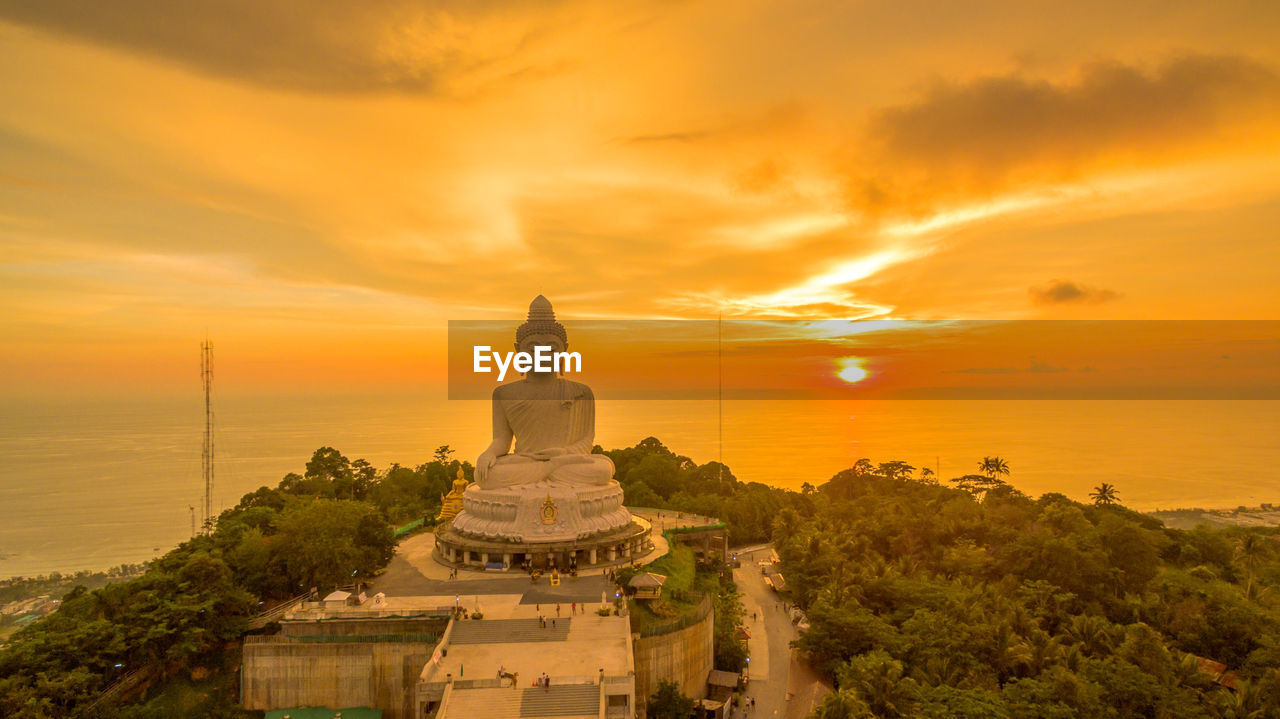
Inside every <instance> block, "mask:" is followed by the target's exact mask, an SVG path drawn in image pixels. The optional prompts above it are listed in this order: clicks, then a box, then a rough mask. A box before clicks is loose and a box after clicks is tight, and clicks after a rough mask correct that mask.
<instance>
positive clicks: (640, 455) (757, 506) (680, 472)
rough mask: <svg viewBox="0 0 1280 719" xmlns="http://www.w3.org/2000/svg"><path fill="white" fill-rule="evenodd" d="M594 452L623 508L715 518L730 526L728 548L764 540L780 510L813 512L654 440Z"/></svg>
mask: <svg viewBox="0 0 1280 719" xmlns="http://www.w3.org/2000/svg"><path fill="white" fill-rule="evenodd" d="M595 451H596V452H598V453H603V454H605V455H608V457H609V458H610V459H612V460H613V464H614V467H615V468H616V472H615V476H616V477H617V479H618V481H619V483H621V484H622V489H623V492H624V493H625V496H626V503H627V505H628V506H631V507H653V508H655V509H673V510H677V511H681V512H693V513H695V514H701V515H705V516H708V517H718V518H720V519H721V520H723V521H724V522H725V523H727V524H728V525H729V541H730V542H731V543H733V544H747V543H750V542H762V541H766V540H768V539H769V536H770V532H771V531H772V526H773V517H774V516H775V515H776V514H777V513H778V512H779V511H781V510H782V509H783V508H788V507H789V508H792V509H796V510H799V511H802V512H806V513H807V512H811V511H812V506H811V503H810V498H809V497H808V496H805V495H800V494H797V493H795V492H788V491H786V490H783V489H778V488H777V487H770V486H768V485H765V484H760V483H759V482H749V483H744V482H741V481H739V480H738V478H737V477H734V476H733V472H731V471H729V468H728V467H726V466H724V465H722V464H720V463H719V462H707V463H706V464H697V463H696V462H694V461H693V460H691V459H689V458H688V457H684V456H681V455H677V454H676V453H674V452H672V451H671V450H669V449H667V448H666V447H665V446H663V444H662V442H659V441H658V440H657V439H655V438H653V437H648V438H646V439H644V440H642V441H640V442H639V443H638V444H636V445H635V446H634V447H628V448H626V449H615V450H609V451H604V450H602V449H600V447H596V448H595Z"/></svg>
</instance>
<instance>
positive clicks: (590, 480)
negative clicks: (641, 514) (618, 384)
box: [481, 379, 613, 489]
mask: <svg viewBox="0 0 1280 719" xmlns="http://www.w3.org/2000/svg"><path fill="white" fill-rule="evenodd" d="M557 382H558V383H559V384H558V387H557V390H556V397H554V398H551V399H528V398H514V397H510V396H507V395H510V394H513V393H514V392H513V391H512V390H506V389H505V388H504V389H500V390H499V391H498V392H495V393H494V397H493V405H494V406H493V409H494V415H495V417H494V420H495V422H497V421H499V415H500V417H501V420H502V421H505V422H506V423H507V426H508V427H510V428H511V433H512V435H514V437H515V449H514V451H512V452H511V453H510V454H504V455H502V456H500V457H498V459H497V460H496V461H495V462H494V464H493V466H492V467H490V468H489V472H488V476H487V477H485V480H484V482H482V484H481V487H482V488H483V489H499V488H502V487H511V486H516V485H522V484H533V483H535V482H540V481H543V480H552V481H560V482H566V483H571V484H585V485H600V484H607V483H608V482H609V480H611V479H613V462H612V461H611V460H610V459H609V458H608V457H606V456H604V455H602V454H591V448H592V445H593V441H594V438H595V424H596V409H595V396H594V395H593V394H592V393H591V388H590V387H588V386H586V385H585V384H581V383H579V382H573V381H570V380H566V379H558V380H557ZM560 448H562V449H564V450H565V454H562V455H559V456H557V457H552V458H550V459H538V458H536V457H534V456H533V455H534V453H536V452H538V451H540V450H545V449H560Z"/></svg>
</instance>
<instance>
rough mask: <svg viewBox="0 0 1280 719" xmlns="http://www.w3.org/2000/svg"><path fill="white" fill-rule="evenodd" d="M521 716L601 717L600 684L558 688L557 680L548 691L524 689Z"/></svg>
mask: <svg viewBox="0 0 1280 719" xmlns="http://www.w3.org/2000/svg"><path fill="white" fill-rule="evenodd" d="M520 694H521V696H520V716H522V717H562V716H577V715H581V716H593V717H594V716H599V715H600V685H599V684H565V685H563V686H556V683H555V680H554V679H553V680H552V681H551V686H550V687H549V688H547V689H541V688H536V687H535V688H533V689H524V690H522V691H521V692H520Z"/></svg>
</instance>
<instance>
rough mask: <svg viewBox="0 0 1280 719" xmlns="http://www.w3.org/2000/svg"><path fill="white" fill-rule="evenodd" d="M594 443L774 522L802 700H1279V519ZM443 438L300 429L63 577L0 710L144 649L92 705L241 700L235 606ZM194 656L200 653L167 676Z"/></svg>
mask: <svg viewBox="0 0 1280 719" xmlns="http://www.w3.org/2000/svg"><path fill="white" fill-rule="evenodd" d="M596 451H598V452H602V453H605V454H607V455H609V456H610V457H611V458H612V459H613V461H614V463H615V465H616V467H617V477H618V479H619V481H620V482H621V483H622V485H623V488H624V490H625V492H626V497H627V503H628V504H631V505H633V506H650V507H656V508H664V509H670V510H674V511H685V512H695V513H699V514H705V515H711V516H716V517H719V518H721V519H722V520H724V521H726V522H727V523H728V524H729V527H730V537H731V540H732V541H733V542H734V543H735V544H746V543H751V542H756V541H761V540H765V539H769V538H772V539H773V541H774V542H775V545H776V547H777V549H778V552H779V554H780V555H781V557H782V561H783V571H784V573H785V575H786V576H787V578H788V586H789V587H790V588H791V589H790V591H791V592H792V593H793V599H794V601H795V602H796V603H797V604H799V605H800V606H801V607H802V608H804V609H805V610H806V612H807V614H808V617H809V621H810V625H811V628H810V630H809V631H808V632H807V633H806V634H805V635H804V636H803V637H802V639H800V640H799V642H798V646H799V648H800V649H801V650H803V651H805V652H806V653H808V655H809V656H810V657H811V658H812V659H813V660H814V661H815V662H816V664H817V666H818V667H819V668H820V670H821V671H822V672H823V673H825V674H826V675H827V676H828V677H829V678H831V679H832V680H833V681H834V682H835V684H836V686H837V691H836V692H835V693H833V694H832V695H830V696H829V697H828V698H827V700H826V701H825V703H824V704H823V705H822V706H821V707H820V709H819V710H818V711H817V713H816V716H817V717H818V718H819V719H839V718H844V717H849V718H862V717H958V716H962V717H966V718H968V719H974V718H984V717H990V718H992V719H1005V718H1007V719H1039V718H1048V719H1066V718H1069V717H1080V718H1081V719H1084V718H1093V717H1115V718H1116V719H1120V718H1127V717H1161V718H1164V719H1182V718H1184V717H1185V718H1203V719H1227V718H1229V717H1230V718H1244V717H1250V718H1251V719H1267V718H1269V717H1280V591H1278V590H1277V584H1280V530H1278V529H1276V528H1246V527H1230V528H1223V529H1210V528H1206V527H1199V528H1196V529H1192V530H1179V529H1172V528H1168V527H1165V526H1164V525H1163V524H1161V523H1160V522H1159V521H1158V520H1156V519H1154V518H1151V517H1147V516H1144V515H1140V514H1137V513H1135V512H1131V511H1129V510H1127V509H1125V508H1124V507H1123V506H1122V505H1121V504H1120V503H1119V502H1120V496H1119V494H1118V492H1117V491H1116V488H1115V487H1112V486H1110V485H1105V484H1104V485H1102V486H1100V487H1099V488H1098V491H1097V492H1095V496H1094V500H1095V503H1094V504H1081V503H1078V502H1074V501H1071V500H1070V499H1068V498H1066V497H1064V496H1062V495H1058V494H1047V495H1044V496H1042V497H1039V498H1038V499H1032V498H1030V497H1027V496H1025V495H1023V494H1022V493H1020V492H1018V491H1017V490H1016V489H1015V488H1014V486H1013V485H1011V484H1010V483H1009V482H1008V481H1007V480H1006V479H1005V478H1006V477H1008V476H1009V467H1008V465H1007V463H1004V462H1003V460H1000V459H999V458H986V460H984V462H983V464H982V468H981V469H980V473H979V474H973V475H966V476H964V477H957V478H955V479H954V480H952V481H951V482H950V484H952V485H954V488H953V487H951V486H942V485H939V484H938V483H937V481H936V478H934V477H932V476H930V475H928V474H927V473H924V472H922V473H920V475H919V476H917V475H916V473H915V471H914V468H912V467H910V466H909V465H907V464H905V463H903V462H887V463H884V464H880V465H873V464H872V463H871V462H869V461H867V460H859V461H858V462H857V463H856V464H855V465H854V467H853V468H851V469H849V470H846V471H844V472H841V473H839V474H837V475H836V476H834V477H832V478H831V480H830V481H828V482H827V483H825V484H822V485H821V486H819V487H814V486H812V485H808V484H806V485H805V486H804V487H803V489H802V491H800V492H792V491H787V490H782V489H777V488H773V487H769V486H766V485H763V484H759V483H743V482H741V481H740V480H738V479H737V478H736V477H734V476H733V474H732V472H730V471H729V469H728V468H727V467H722V466H721V465H719V464H717V463H715V462H710V463H707V464H702V465H699V464H697V463H695V462H692V461H691V460H690V459H689V458H687V457H683V456H680V455H677V454H675V453H674V452H672V451H671V450H669V449H668V448H666V447H665V446H663V445H662V443H661V442H659V441H658V440H656V439H653V438H649V439H646V440H644V441H642V442H640V443H639V444H637V445H636V446H634V447H629V448H625V449H618V450H611V451H607V452H605V451H604V450H602V449H600V448H596ZM450 455H451V452H450V451H449V449H448V447H441V448H440V449H439V450H438V451H437V453H436V456H435V458H434V460H433V461H431V462H428V463H426V464H423V465H420V466H418V467H416V468H413V469H410V468H407V467H401V466H399V465H393V466H392V467H390V468H388V469H387V470H386V471H382V472H380V471H377V470H376V469H374V468H373V467H371V466H369V465H368V463H367V462H363V461H362V460H355V461H349V460H347V458H346V457H344V456H342V455H341V453H339V452H338V451H337V450H334V449H332V448H328V447H324V448H321V449H319V450H317V451H316V453H315V454H314V455H313V456H312V458H311V460H310V461H309V462H307V464H306V467H305V471H304V472H303V473H302V474H290V475H287V476H286V477H285V478H284V479H283V480H282V481H281V482H280V483H279V485H277V486H276V487H275V488H267V487H263V488H261V489H259V490H257V491H255V492H252V493H249V494H247V495H245V497H244V498H243V499H242V500H241V501H240V503H239V504H238V505H237V506H236V507H234V508H232V509H229V510H227V511H226V512H223V514H222V515H221V516H220V517H219V518H218V521H217V523H216V525H215V526H214V527H213V528H212V531H211V532H209V533H208V534H207V535H201V536H198V537H195V538H193V539H191V540H190V541H187V542H184V543H183V544H181V545H180V546H178V547H177V548H176V549H174V550H172V551H171V552H169V553H168V554H166V555H164V556H163V557H161V558H160V559H158V560H156V561H155V562H152V563H150V565H149V566H148V567H147V569H146V572H145V573H144V574H143V575H142V576H139V577H136V578H133V579H127V580H124V581H118V582H115V583H112V584H110V585H108V586H105V587H101V588H98V589H94V590H90V589H88V588H87V587H83V586H78V587H76V588H74V589H73V590H72V591H71V592H70V593H68V594H67V595H66V597H65V602H64V604H63V606H62V608H61V609H60V610H59V611H57V612H55V613H54V614H53V615H51V616H49V617H47V618H46V619H44V620H41V621H39V622H36V623H35V624H33V625H30V626H28V627H25V628H23V629H22V630H20V631H19V632H17V633H16V634H15V635H14V638H13V642H12V644H11V645H10V646H8V647H6V648H4V649H3V650H0V715H3V716H5V717H22V718H24V719H46V718H52V717H67V716H77V715H83V714H84V713H83V707H84V706H85V705H86V704H87V703H88V702H89V701H91V700H92V699H93V698H94V697H96V696H97V695H98V693H99V692H101V691H102V689H103V688H104V687H106V686H108V685H109V684H110V683H111V682H112V681H114V680H115V679H116V678H118V677H119V676H121V675H122V674H124V673H125V672H129V671H133V670H136V669H140V668H145V669H147V670H148V671H151V672H153V673H154V674H155V677H156V682H157V684H156V685H155V687H154V688H153V689H152V690H151V691H152V696H153V699H152V701H151V702H149V703H146V704H140V705H133V706H126V707H108V708H107V710H105V711H104V712H103V713H100V716H112V717H128V718H134V719H142V718H143V717H153V716H155V717H158V716H167V715H170V714H172V713H173V711H174V709H173V707H178V706H182V707H188V708H190V707H194V706H199V707H200V709H199V712H200V713H201V715H207V716H224V717H236V716H244V714H243V713H241V712H239V711H238V710H236V709H235V707H234V692H233V691H232V689H233V686H232V685H233V684H234V682H232V681H229V680H228V679H227V677H226V671H227V670H226V667H227V666H231V665H233V664H234V662H233V661H231V658H232V657H234V652H235V651H236V650H235V645H236V640H237V639H238V638H239V637H240V635H241V634H242V633H243V631H244V627H245V623H246V620H247V618H248V617H249V616H251V615H252V614H254V613H256V612H257V611H259V610H260V609H262V608H266V607H269V606H270V605H271V604H272V603H273V602H274V601H276V600H282V599H286V598H288V597H291V596H295V595H297V594H299V593H301V592H305V591H307V590H309V589H310V588H311V587H316V588H317V589H319V590H321V591H325V590H327V589H328V588H330V587H333V586H336V585H342V584H347V583H350V582H352V581H353V580H357V579H362V578H369V577H371V576H372V575H373V574H374V573H375V572H376V571H378V569H380V568H381V567H383V566H384V565H385V564H386V562H387V561H388V560H389V559H390V557H391V556H392V552H393V550H394V539H393V536H392V531H391V527H392V526H393V525H396V524H400V523H403V522H406V521H409V520H412V519H416V518H418V517H421V516H423V515H428V516H429V515H433V514H434V513H435V511H436V509H437V508H438V506H439V501H440V495H441V494H443V493H444V492H446V491H447V490H448V488H449V485H450V483H451V482H452V480H453V479H454V477H455V476H456V474H457V473H458V472H459V471H462V472H463V474H464V476H467V477H469V476H470V475H471V466H470V465H469V464H466V463H459V462H457V461H454V460H452V459H451V457H450ZM687 559H688V558H687V557H683V556H682V555H681V556H677V555H672V559H671V560H670V561H672V562H677V560H681V561H679V562H677V565H678V566H672V567H666V569H667V571H668V572H669V573H670V574H671V575H672V577H673V578H674V579H673V582H674V583H673V585H672V587H671V588H672V589H673V590H674V589H679V588H681V586H682V585H684V584H685V583H686V582H685V579H687V577H686V576H685V575H689V576H692V577H693V582H694V584H696V583H697V581H698V576H699V575H694V574H690V573H689V572H687V571H685V569H684V567H683V565H684V564H685V563H687V562H684V561H683V560H687ZM720 579H721V581H722V582H724V581H726V580H725V578H724V577H723V576H722V577H720ZM709 586H710V585H708V587H709ZM694 589H698V588H697V587H694ZM721 589H722V590H723V591H720V592H717V593H716V602H717V607H716V612H717V622H716V631H717V642H716V648H717V657H716V662H717V666H721V667H723V668H734V667H736V666H740V665H741V663H742V662H743V661H744V659H745V657H743V656H742V655H741V651H740V647H739V646H738V644H737V643H736V641H735V639H734V636H733V630H734V627H735V626H736V624H737V622H738V621H740V619H741V616H740V615H741V605H740V604H739V603H738V602H737V594H736V591H734V590H733V588H732V586H730V585H727V584H725V585H722V586H721ZM673 595H674V593H673ZM673 598H674V596H673ZM654 619H655V620H659V619H660V618H658V617H654ZM1215 663H1217V664H1215ZM1218 667H1221V668H1225V669H1226V670H1228V673H1227V674H1226V675H1225V676H1219V672H1218V670H1217V668H1218ZM191 670H199V671H197V672H196V673H197V674H203V673H204V672H206V671H207V672H209V673H211V676H210V678H209V679H208V680H207V681H198V680H188V679H185V678H179V677H185V676H189V674H188V672H189V671H191ZM167 678H174V679H173V681H168V682H167V683H166V681H165V680H166V679H167ZM183 711H187V710H183Z"/></svg>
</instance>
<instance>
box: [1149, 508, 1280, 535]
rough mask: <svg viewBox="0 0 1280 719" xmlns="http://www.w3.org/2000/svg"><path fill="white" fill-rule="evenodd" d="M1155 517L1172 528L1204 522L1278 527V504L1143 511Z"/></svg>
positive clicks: (1218, 525) (1209, 523) (1227, 525)
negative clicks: (1231, 507) (1232, 507)
mask: <svg viewBox="0 0 1280 719" xmlns="http://www.w3.org/2000/svg"><path fill="white" fill-rule="evenodd" d="M1143 514H1145V515H1147V516H1149V517H1155V518H1156V519H1159V520H1160V521H1162V522H1164V524H1165V526H1166V527H1170V528H1172V529H1195V527H1196V526H1198V525H1201V524H1205V525H1208V526H1210V527H1215V528H1216V527H1280V504H1273V503H1270V502H1264V503H1262V504H1261V505H1259V506H1257V507H1245V506H1243V505H1242V506H1239V507H1236V508H1234V509H1200V508H1185V509H1158V510H1156V511H1154V512H1143Z"/></svg>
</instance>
